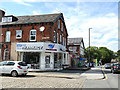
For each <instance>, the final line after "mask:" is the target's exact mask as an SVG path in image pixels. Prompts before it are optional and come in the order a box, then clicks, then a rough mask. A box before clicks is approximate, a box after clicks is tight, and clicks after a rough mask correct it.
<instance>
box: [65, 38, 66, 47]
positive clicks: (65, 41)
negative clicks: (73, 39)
mask: <svg viewBox="0 0 120 90" xmlns="http://www.w3.org/2000/svg"><path fill="white" fill-rule="evenodd" d="M65 47H66V38H65Z"/></svg>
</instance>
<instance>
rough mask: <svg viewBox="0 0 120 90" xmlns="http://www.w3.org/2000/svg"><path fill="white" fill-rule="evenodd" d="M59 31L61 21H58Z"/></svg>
mask: <svg viewBox="0 0 120 90" xmlns="http://www.w3.org/2000/svg"><path fill="white" fill-rule="evenodd" d="M58 29H60V20H58Z"/></svg>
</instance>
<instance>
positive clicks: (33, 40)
mask: <svg viewBox="0 0 120 90" xmlns="http://www.w3.org/2000/svg"><path fill="white" fill-rule="evenodd" d="M32 31H36V30H35V29H32V30H30V38H29V40H30V41H36V35H31V32H32ZM36 34H37V31H36ZM31 36H35V40H31Z"/></svg>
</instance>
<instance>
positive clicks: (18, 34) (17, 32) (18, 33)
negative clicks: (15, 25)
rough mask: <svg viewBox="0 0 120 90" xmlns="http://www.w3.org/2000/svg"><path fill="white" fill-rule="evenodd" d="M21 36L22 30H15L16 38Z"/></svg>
mask: <svg viewBox="0 0 120 90" xmlns="http://www.w3.org/2000/svg"><path fill="white" fill-rule="evenodd" d="M21 38H22V30H16V39H21Z"/></svg>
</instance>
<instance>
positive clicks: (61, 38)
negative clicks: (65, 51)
mask: <svg viewBox="0 0 120 90" xmlns="http://www.w3.org/2000/svg"><path fill="white" fill-rule="evenodd" d="M61 42H62V36H61V35H60V43H61Z"/></svg>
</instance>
